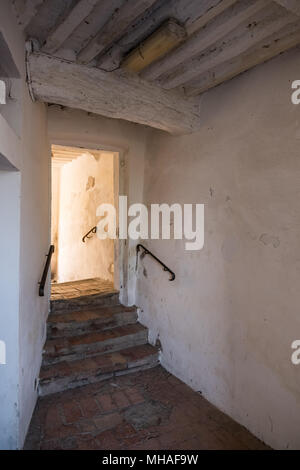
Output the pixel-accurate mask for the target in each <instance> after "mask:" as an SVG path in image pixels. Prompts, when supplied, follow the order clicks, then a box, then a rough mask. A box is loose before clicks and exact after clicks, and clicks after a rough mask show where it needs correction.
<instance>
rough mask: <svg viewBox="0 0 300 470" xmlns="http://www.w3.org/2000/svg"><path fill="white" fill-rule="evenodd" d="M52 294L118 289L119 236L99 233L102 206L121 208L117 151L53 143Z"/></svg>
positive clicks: (83, 293)
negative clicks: (99, 215)
mask: <svg viewBox="0 0 300 470" xmlns="http://www.w3.org/2000/svg"><path fill="white" fill-rule="evenodd" d="M51 151H52V216H51V240H52V244H53V245H54V246H55V252H54V255H53V259H52V265H51V284H52V288H51V298H52V299H56V298H59V297H64V298H72V297H76V296H83V295H93V294H98V293H108V292H112V291H115V290H119V282H118V275H117V274H116V273H115V264H116V262H117V261H118V245H117V243H116V241H115V240H111V239H106V240H100V239H99V238H98V237H97V223H98V221H99V218H98V217H97V216H96V211H97V207H98V206H99V205H100V204H103V203H109V204H113V205H114V206H115V207H117V201H118V196H119V191H118V187H119V184H118V181H119V175H118V169H119V162H118V160H119V158H118V154H117V153H116V152H110V151H106V150H95V149H85V148H79V147H69V146H62V145H52V147H51Z"/></svg>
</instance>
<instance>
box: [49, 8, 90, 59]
mask: <svg viewBox="0 0 300 470" xmlns="http://www.w3.org/2000/svg"><path fill="white" fill-rule="evenodd" d="M97 3H99V0H79V2H78V3H77V4H76V5H75V7H74V8H73V9H72V10H71V11H70V13H69V15H68V16H67V17H66V18H65V19H64V20H63V21H62V22H61V23H59V24H58V25H57V26H56V28H55V29H54V31H52V33H51V34H50V36H49V37H48V38H47V41H46V43H45V45H44V47H43V51H44V52H48V53H54V52H56V51H57V50H58V49H59V48H60V47H61V46H62V45H63V43H64V42H65V41H66V39H67V38H68V37H69V36H70V35H71V34H72V33H73V31H74V30H75V29H76V28H77V27H78V26H79V25H80V23H81V22H82V21H83V20H84V19H85V18H86V17H87V16H88V15H89V14H90V13H91V12H92V11H93V9H94V8H95V6H96V5H97Z"/></svg>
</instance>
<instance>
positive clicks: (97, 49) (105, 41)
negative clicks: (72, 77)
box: [77, 0, 156, 64]
mask: <svg viewBox="0 0 300 470" xmlns="http://www.w3.org/2000/svg"><path fill="white" fill-rule="evenodd" d="M155 2H156V0H139V1H138V2H137V1H128V0H125V3H124V5H123V6H122V7H121V8H119V9H118V10H116V11H115V13H114V14H113V15H112V17H111V19H110V20H109V21H108V22H107V24H106V25H105V26H104V28H103V29H102V30H101V31H99V33H98V34H97V35H96V36H95V37H94V38H93V39H92V40H91V41H90V42H89V43H88V44H87V46H86V47H85V48H84V49H82V50H81V51H80V53H79V54H78V57H77V61H78V62H79V63H80V64H88V63H90V62H91V61H92V60H93V59H94V58H95V57H97V56H98V55H100V54H101V53H102V52H104V51H106V49H107V48H108V47H109V46H110V45H111V44H112V43H114V42H115V41H117V40H119V39H120V38H121V37H122V36H123V34H125V32H126V30H127V29H128V27H129V26H130V25H131V24H132V22H133V21H135V20H136V19H137V18H138V17H139V16H140V15H142V13H143V12H144V11H145V10H147V9H148V8H150V7H151V6H152V5H153V4H154V3H155Z"/></svg>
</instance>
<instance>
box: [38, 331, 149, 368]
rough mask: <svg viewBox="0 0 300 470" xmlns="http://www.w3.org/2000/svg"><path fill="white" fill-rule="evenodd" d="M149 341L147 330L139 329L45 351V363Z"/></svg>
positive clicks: (77, 357)
mask: <svg viewBox="0 0 300 470" xmlns="http://www.w3.org/2000/svg"><path fill="white" fill-rule="evenodd" d="M147 341H148V332H147V330H142V331H139V332H138V333H134V334H132V335H126V336H120V337H117V338H110V339H108V340H106V341H100V342H98V343H92V344H82V343H81V344H78V345H76V346H75V345H74V346H72V347H69V348H66V349H60V351H58V352H53V353H51V352H48V353H45V355H44V358H43V365H50V364H55V363H58V362H62V361H74V360H80V359H84V358H87V357H92V356H94V355H98V354H104V353H109V352H115V351H118V350H121V349H127V348H131V347H134V346H140V345H143V344H146V343H147Z"/></svg>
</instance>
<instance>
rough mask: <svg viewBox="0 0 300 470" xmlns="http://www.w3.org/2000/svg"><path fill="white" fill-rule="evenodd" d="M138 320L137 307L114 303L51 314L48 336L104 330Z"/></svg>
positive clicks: (63, 335) (49, 337) (64, 335)
mask: <svg viewBox="0 0 300 470" xmlns="http://www.w3.org/2000/svg"><path fill="white" fill-rule="evenodd" d="M136 321H137V311H136V307H124V306H123V305H120V304H119V305H113V306H111V307H96V308H93V309H84V310H79V311H72V312H69V311H67V312H64V313H63V312H62V313H54V314H51V315H50V316H49V318H48V322H47V338H48V339H54V338H61V337H64V338H65V337H67V336H74V335H81V334H86V333H89V332H90V333H92V332H95V331H100V330H101V331H102V330H106V329H108V328H115V327H117V326H123V325H131V324H133V323H136Z"/></svg>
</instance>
